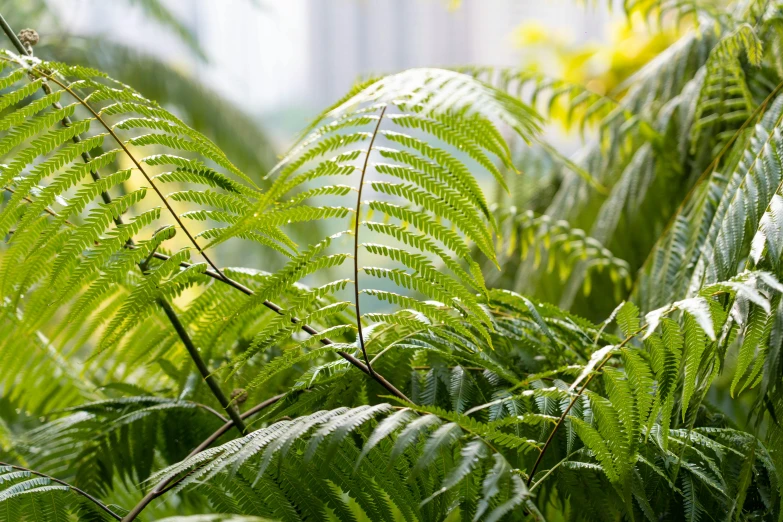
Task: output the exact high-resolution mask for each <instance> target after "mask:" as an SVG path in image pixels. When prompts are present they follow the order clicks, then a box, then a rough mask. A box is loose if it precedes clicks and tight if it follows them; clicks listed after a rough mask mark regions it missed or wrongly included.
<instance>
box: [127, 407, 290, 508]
mask: <svg viewBox="0 0 783 522" xmlns="http://www.w3.org/2000/svg"><path fill="white" fill-rule="evenodd" d="M283 397H285V394H281V395H275V396H274V397H271V398H269V399H267V400H265V401H264V402H262V403H259V404H257V405H255V406H253V407H252V408H250V409H249V410H247V411H246V412H244V413H243V414H241V415H240V416H239V417H240V419H242V420H244V419H247V418H248V417H251V416H253V415H255V414H256V413H258V412H260V411H261V410H263V409H264V408H267V407H269V406H271V405H273V404H275V403H276V402H277V401H279V400H280V399H282V398H283ZM233 426H234V421H233V420H230V421H228V422H226V423H225V424H224V425H223V426H221V427H220V428H218V429H217V430H216V431H215V432H214V433H213V434H212V435H210V436H209V437H207V438H206V439H204V441H203V442H202V443H201V444H199V445H198V446H196V448H194V449H193V451H191V452H190V453H189V454H188V456H187V457H185V458H186V459H189V458H190V457H192V456H193V455H196V454H198V453H201V452H202V451H204V450H205V449H207V448H208V447H209V446H210V445H212V443H213V442H215V441H216V440H217V439H219V438H220V437H221V436H222V435H223V434H225V433H226V432H227V431H228V430H230V429H231V428H232V427H233ZM186 476H187V475H183V476H182V477H180V478H178V479H176V480H175V478H174V477H173V476H171V477H168V478H166V479H164V480H162V481H160V482H159V483H158V484H157V485H156V486H155V487H154V488H152V489H151V490H150V492H149V493H147V494H146V495H145V496H144V498H142V499H141V500H140V501H139V503H138V504H136V505H135V506H134V507H133V509H131V510H130V511H129V512H128V514H127V515H125V517H123V518H122V522H130V521H131V520H135V519H136V517H137V516H139V513H141V512H142V511H143V510H144V508H146V507H147V506H148V505H149V504H150V502H152V501H153V500H155V499H156V498H158V497H160V496H161V495H163V494H164V493H166V492H167V491H168V490H170V489H171V488H172V487H174V486H176V485H177V484H178V483H179V482H180V481H182V480H183V479H184V478H185V477H186ZM117 520H120V517H117Z"/></svg>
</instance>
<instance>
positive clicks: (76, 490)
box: [0, 15, 122, 520]
mask: <svg viewBox="0 0 783 522" xmlns="http://www.w3.org/2000/svg"><path fill="white" fill-rule="evenodd" d="M4 22H5V20H3V19H2V16H1V15H0V23H4ZM0 466H6V467H9V468H13V469H16V470H19V471H26V472H28V473H31V474H33V475H38V476H39V477H44V478H48V479H49V480H51V481H52V482H57V483H58V484H61V485H63V486H65V487H67V488H69V489H71V490H73V492H74V493H77V494H79V495H81V496H83V497H84V498H86V499H87V500H89V501H90V502H92V503H93V504H95V505H96V506H98V507H99V508H101V509H102V510H103V511H105V512H106V513H107V514H108V515H109V516H111V517H112V518H114V519H115V520H122V517H120V516H119V515H118V514H117V513H115V512H114V511H112V510H111V509H109V506H107V505H106V504H104V503H103V502H101V501H100V500H98V499H97V498H95V497H93V496H92V495H90V494H89V493H87V492H86V491H84V490H81V489H79V488H77V487H75V486H72V485H70V484H68V483H67V482H65V481H63V480H60V479H58V478H55V477H52V476H51V475H47V474H46V473H41V472H40V471H35V470H33V469H28V468H25V467H22V466H16V465H14V464H8V463H5V462H0Z"/></svg>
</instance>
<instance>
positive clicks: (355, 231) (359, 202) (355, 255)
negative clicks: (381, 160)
mask: <svg viewBox="0 0 783 522" xmlns="http://www.w3.org/2000/svg"><path fill="white" fill-rule="evenodd" d="M384 114H386V106H384V107H383V109H382V110H381V114H380V116H378V123H377V124H376V125H375V130H374V131H373V133H372V138H371V139H370V145H369V147H367V154H366V155H365V157H364V165H363V166H362V176H361V178H359V193H358V195H357V196H356V214H354V218H355V221H356V223H355V224H354V228H353V288H354V296H355V302H356V328H357V329H358V333H357V336H358V339H359V346H360V347H361V349H362V355H364V362H365V363H367V369H368V370H369V371H370V375H375V372H374V371H373V369H372V363H371V362H370V358H369V357H367V350H366V349H365V347H364V334H363V333H362V312H361V310H360V309H359V226H360V224H361V222H360V220H359V218H360V217H361V213H360V210H361V208H362V189H363V188H364V177H365V175H366V174H367V166H368V165H369V164H370V155H371V154H372V146H373V145H374V144H375V138H376V137H377V136H378V130H379V129H380V128H381V121H382V120H383V115H384Z"/></svg>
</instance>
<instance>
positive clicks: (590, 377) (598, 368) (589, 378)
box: [527, 326, 645, 486]
mask: <svg viewBox="0 0 783 522" xmlns="http://www.w3.org/2000/svg"><path fill="white" fill-rule="evenodd" d="M644 328H645V326H643V327H641V328H639V329H638V330H637V331H636V332H634V333H632V334H631V335H629V336H628V337H626V338H625V340H624V341H623V342H621V343H620V344H618V345H617V348H622V347H623V346H625V345H626V344H628V343H629V342H630V341H631V339H633V338H634V337H636V336H637V335H638V334H639V333H640V332H642V331H643V330H644ZM613 355H614V352H612V351H610V352H609V353H608V354H607V355H606V357H604V359H603V360H602V361H601V362H600V363H599V364H598V365H597V366H596V367H595V369H593V371H592V372H590V375H588V376H587V379H585V382H584V384H582V386H581V387H580V388H579V391H577V392H576V394H575V395H574V396H573V398H572V399H571V402H569V403H568V407H567V408H566V409H565V410H564V411H563V414H562V415H560V418H559V419H557V424H555V427H554V428H552V431H551V432H550V433H549V437H547V439H546V442H545V443H544V447H543V448H541V452H540V453H539V454H538V458H537V459H536V462H535V463H534V464H533V468H532V469H531V470H530V475H528V477H527V485H528V486H530V483H531V482H532V481H533V476H534V475H535V474H536V470H537V469H538V466H539V464H541V461H542V460H543V459H544V454H545V453H546V450H547V449H548V448H549V446H550V445H551V444H552V441H553V440H554V438H555V434H556V433H557V430H558V429H560V426H562V424H563V422H564V421H565V418H566V417H567V416H568V412H570V411H571V408H573V407H574V404H576V401H577V400H579V397H581V396H582V394H583V393H584V391H585V389H586V388H587V386H588V385H589V384H590V381H592V380H593V377H595V376H596V375H597V374H598V372H600V371H601V368H603V367H604V365H605V364H606V363H607V362H609V359H611V358H612V356H613ZM539 482H540V481H539Z"/></svg>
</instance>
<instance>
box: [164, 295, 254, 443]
mask: <svg viewBox="0 0 783 522" xmlns="http://www.w3.org/2000/svg"><path fill="white" fill-rule="evenodd" d="M157 301H158V305H160V307H161V308H162V309H163V312H164V313H165V314H166V317H168V318H169V321H171V324H172V326H174V329H175V330H176V331H177V334H178V335H179V337H180V339H182V343H183V344H184V345H185V349H186V350H187V351H188V354H189V355H190V358H191V359H193V363H194V364H195V365H196V368H198V371H199V373H200V374H201V376H202V377H203V379H204V381H205V382H206V383H207V386H209V389H210V390H212V395H214V396H215V398H216V399H217V400H218V402H219V403H220V405H221V406H222V407H223V409H224V410H226V413H227V414H228V417H229V418H230V419H231V422H232V424H233V425H234V426H236V427H237V429H238V430H239V431H240V433H241V434H242V435H245V434H246V433H247V426H245V423H244V422H242V418H241V417H240V416H239V413H238V412H237V410H236V408H235V407H234V406H233V405H232V404H231V402H230V401H229V400H228V397H226V394H225V393H223V390H222V389H221V388H220V384H218V382H217V379H216V378H215V376H214V375H213V374H212V373H211V372H210V371H209V368H208V367H207V363H206V362H204V359H203V358H202V357H201V354H200V353H199V351H198V348H196V345H195V344H193V340H192V339H191V338H190V334H188V332H187V330H186V329H185V325H183V324H182V321H180V320H179V317H178V316H177V314H176V312H175V311H174V309H173V308H172V306H171V304H170V303H169V302H168V301H166V300H165V299H163V298H162V297H159V298H158V299H157Z"/></svg>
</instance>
